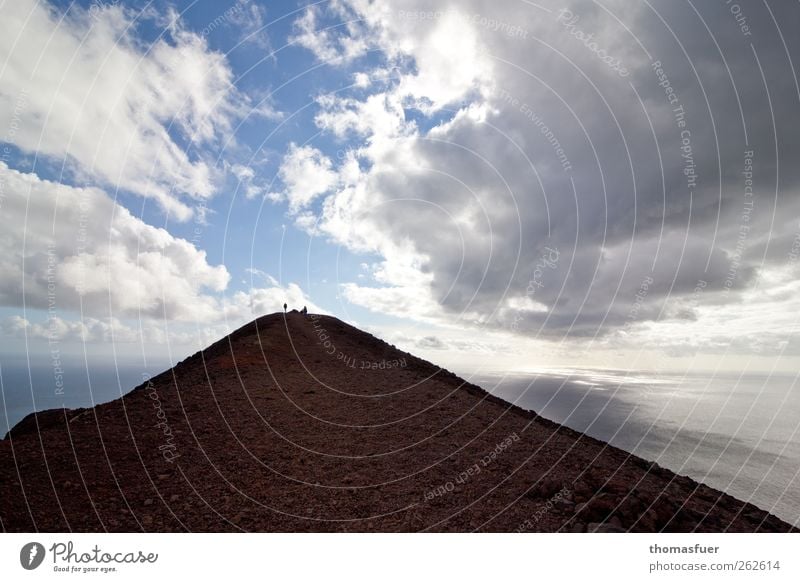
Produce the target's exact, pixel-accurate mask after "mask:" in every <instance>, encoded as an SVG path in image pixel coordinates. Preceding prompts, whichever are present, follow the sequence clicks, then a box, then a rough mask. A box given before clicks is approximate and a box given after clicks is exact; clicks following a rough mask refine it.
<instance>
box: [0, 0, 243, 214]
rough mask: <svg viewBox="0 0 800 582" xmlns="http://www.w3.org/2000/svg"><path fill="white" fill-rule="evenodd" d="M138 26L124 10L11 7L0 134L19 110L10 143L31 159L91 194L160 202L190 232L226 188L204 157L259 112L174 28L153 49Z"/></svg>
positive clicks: (1, 34)
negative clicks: (190, 223)
mask: <svg viewBox="0 0 800 582" xmlns="http://www.w3.org/2000/svg"><path fill="white" fill-rule="evenodd" d="M136 17H137V15H136V14H133V13H132V12H129V11H128V10H127V9H125V8H123V7H122V5H121V4H119V5H118V4H116V3H115V4H111V3H108V4H105V5H104V6H103V8H102V9H96V10H93V11H91V12H89V11H84V10H82V9H80V8H77V7H74V6H73V7H71V9H70V10H69V11H68V12H67V13H66V14H60V13H59V12H58V11H57V10H56V9H55V8H52V7H50V6H49V5H48V4H47V3H42V2H36V1H35V0H21V1H19V2H14V3H12V4H9V5H8V6H6V7H5V8H4V11H3V18H2V21H0V53H2V54H4V55H7V57H8V58H7V59H6V61H5V63H4V68H3V72H2V75H0V127H8V126H9V125H10V124H11V123H12V122H14V110H15V108H17V109H18V110H19V111H20V112H21V113H20V115H18V117H19V119H17V120H16V122H15V124H16V131H15V132H14V134H13V139H11V142H12V143H13V144H14V145H15V146H17V147H19V148H20V149H21V150H23V151H24V152H34V153H37V154H38V155H44V156H49V157H52V158H55V159H57V160H59V161H62V162H63V163H64V164H66V165H67V166H68V167H70V168H72V169H73V170H74V171H75V172H76V173H77V175H78V177H79V178H82V179H85V180H86V181H88V182H89V183H92V184H95V185H100V186H104V187H105V186H110V187H112V188H115V189H116V188H120V189H123V190H128V191H131V192H134V193H136V194H138V195H141V196H145V197H149V198H152V199H154V200H156V201H157V202H158V204H159V205H160V206H161V207H162V208H164V209H165V210H166V211H168V212H169V213H170V214H171V215H172V217H173V218H176V219H178V220H186V219H188V218H189V217H190V216H191V204H192V202H193V201H197V200H202V199H206V198H208V197H210V196H212V195H213V193H214V191H215V187H216V183H217V182H218V180H219V177H218V176H217V175H216V174H215V171H214V169H213V163H209V162H208V161H206V160H205V159H204V158H203V155H202V151H201V147H202V146H209V145H213V144H215V143H217V142H218V140H220V138H221V137H222V136H226V137H227V136H228V135H229V134H230V131H231V127H232V123H233V120H234V119H236V118H237V117H242V116H244V115H246V114H248V113H250V111H251V103H250V101H249V99H248V98H247V97H246V96H244V95H243V94H241V93H240V92H239V91H238V90H237V89H236V88H235V87H234V86H233V85H232V81H233V74H232V72H231V70H230V67H229V66H228V62H227V60H226V58H225V56H224V55H222V54H220V53H217V52H214V51H212V50H210V49H209V48H208V46H207V44H206V41H205V39H204V38H203V37H202V36H199V35H197V34H194V33H192V32H189V31H187V30H185V29H183V28H182V26H181V24H180V21H179V20H177V19H173V20H172V21H171V23H170V27H169V28H168V29H167V30H166V31H165V33H166V34H165V35H164V36H163V37H162V38H159V39H158V40H156V41H154V42H153V43H150V44H149V45H147V46H144V45H143V43H142V41H141V40H140V39H139V38H138V37H136V36H135V30H136V23H135V18H136ZM20 103H22V107H21V108H19V107H17V106H18V105H19V104H20ZM187 143H188V144H190V146H191V147H189V148H187V147H185V145H184V144H187Z"/></svg>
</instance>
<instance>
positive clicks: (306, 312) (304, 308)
mask: <svg viewBox="0 0 800 582" xmlns="http://www.w3.org/2000/svg"><path fill="white" fill-rule="evenodd" d="M300 313H302V314H303V317H305V316H306V315H308V309H306V306H305V305H303V311H301V312H300Z"/></svg>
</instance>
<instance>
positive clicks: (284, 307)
mask: <svg viewBox="0 0 800 582" xmlns="http://www.w3.org/2000/svg"><path fill="white" fill-rule="evenodd" d="M286 307H287V305H286V304H285V303H284V304H283V312H284V313H286Z"/></svg>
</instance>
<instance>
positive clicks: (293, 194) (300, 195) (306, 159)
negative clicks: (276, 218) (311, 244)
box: [279, 143, 338, 212]
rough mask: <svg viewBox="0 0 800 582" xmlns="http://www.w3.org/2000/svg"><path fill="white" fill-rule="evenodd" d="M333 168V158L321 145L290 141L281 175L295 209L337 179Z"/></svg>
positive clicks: (309, 200)
mask: <svg viewBox="0 0 800 582" xmlns="http://www.w3.org/2000/svg"><path fill="white" fill-rule="evenodd" d="M332 168H333V162H331V160H330V158H328V157H327V156H325V155H324V154H323V153H322V152H321V151H319V150H318V149H316V148H313V147H311V146H298V145H297V144H294V143H293V144H290V146H289V151H288V152H287V153H286V155H285V156H284V158H283V163H282V164H281V168H280V172H279V175H280V178H281V180H283V183H284V184H285V185H286V192H285V195H286V199H287V200H288V201H289V208H290V209H291V210H292V211H293V212H296V211H298V210H300V209H302V208H303V207H305V206H308V204H310V203H311V202H312V201H313V200H314V199H315V198H316V197H317V196H319V195H320V194H324V193H325V192H327V191H329V190H330V189H331V188H332V187H333V186H334V185H335V184H336V183H337V180H338V176H337V174H336V172H334V171H333V170H332Z"/></svg>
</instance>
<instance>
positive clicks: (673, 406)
mask: <svg viewBox="0 0 800 582" xmlns="http://www.w3.org/2000/svg"><path fill="white" fill-rule="evenodd" d="M169 367H170V366H169V364H166V363H164V362H158V363H155V362H151V363H150V364H149V365H143V364H133V363H125V364H120V365H117V366H102V365H94V366H90V367H89V368H85V367H80V366H75V365H67V366H65V367H64V370H63V376H64V384H65V386H64V389H63V390H62V393H61V394H57V393H56V384H55V378H54V374H53V368H52V366H51V365H46V364H41V365H35V366H31V367H30V368H28V367H27V366H26V365H25V364H23V363H21V362H11V363H6V364H4V365H3V366H2V369H0V387H1V388H2V390H0V392H1V395H2V398H0V431H2V434H5V433H6V432H8V430H9V429H10V428H12V427H13V426H14V425H15V424H17V423H18V422H19V421H20V420H22V419H23V418H24V417H25V416H26V415H28V414H30V413H31V412H34V411H41V410H48V409H54V408H68V409H75V408H87V407H92V406H94V405H96V404H102V403H104V402H109V401H111V400H114V399H116V398H119V397H121V396H122V395H123V394H126V393H128V392H130V391H131V390H132V389H133V388H134V387H136V386H138V385H140V384H141V383H142V382H144V381H145V380H146V379H147V378H148V377H152V376H155V375H156V374H158V373H160V372H162V371H164V370H166V369H169ZM465 377H466V378H467V379H468V380H469V381H471V382H474V383H476V384H478V385H480V386H482V387H483V388H484V389H486V390H487V391H488V392H490V393H492V394H494V395H495V396H498V397H500V398H502V399H503V400H506V401H508V402H511V403H513V404H516V405H517V406H520V407H521V408H524V409H527V410H532V411H534V412H536V413H538V414H540V415H541V416H543V417H544V418H547V419H549V420H552V421H554V422H557V423H559V424H563V425H565V426H567V427H569V428H572V429H574V430H577V431H579V432H582V433H585V434H587V435H589V436H591V437H593V438H596V439H598V440H601V441H603V442H607V443H609V444H611V445H614V446H616V447H619V448H621V449H623V450H625V451H627V452H630V453H633V454H635V455H637V456H639V457H642V458H644V459H646V460H648V461H654V462H656V463H658V464H659V465H661V466H663V467H666V468H668V469H670V470H672V471H674V472H675V473H677V474H680V475H687V476H689V477H691V478H693V479H695V480H697V481H699V482H702V483H705V484H707V485H709V486H711V487H714V488H717V489H719V490H721V491H724V492H725V493H728V494H730V495H732V496H734V497H736V498H738V499H742V500H743V501H748V502H750V503H753V504H754V505H756V506H758V507H760V508H761V509H764V510H766V511H769V512H770V513H773V514H774V515H776V516H777V517H780V518H781V519H783V520H785V521H787V522H789V523H792V524H795V525H797V524H799V523H800V491H798V488H797V486H796V485H793V483H796V482H797V475H798V473H800V434H799V433H800V431H799V430H798V425H797V422H796V419H797V418H798V417H799V416H800V398H797V397H796V396H798V391H799V390H800V388H798V386H797V378H796V377H795V376H793V375H774V374H773V375H765V374H746V375H740V374H732V373H724V374H708V373H706V374H702V373H693V374H658V375H654V374H653V373H652V372H648V371H624V370H606V369H602V370H601V369H571V370H555V371H554V370H548V371H543V372H540V373H514V374H490V373H482V374H480V375H466V376H465ZM793 396H794V398H793Z"/></svg>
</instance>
